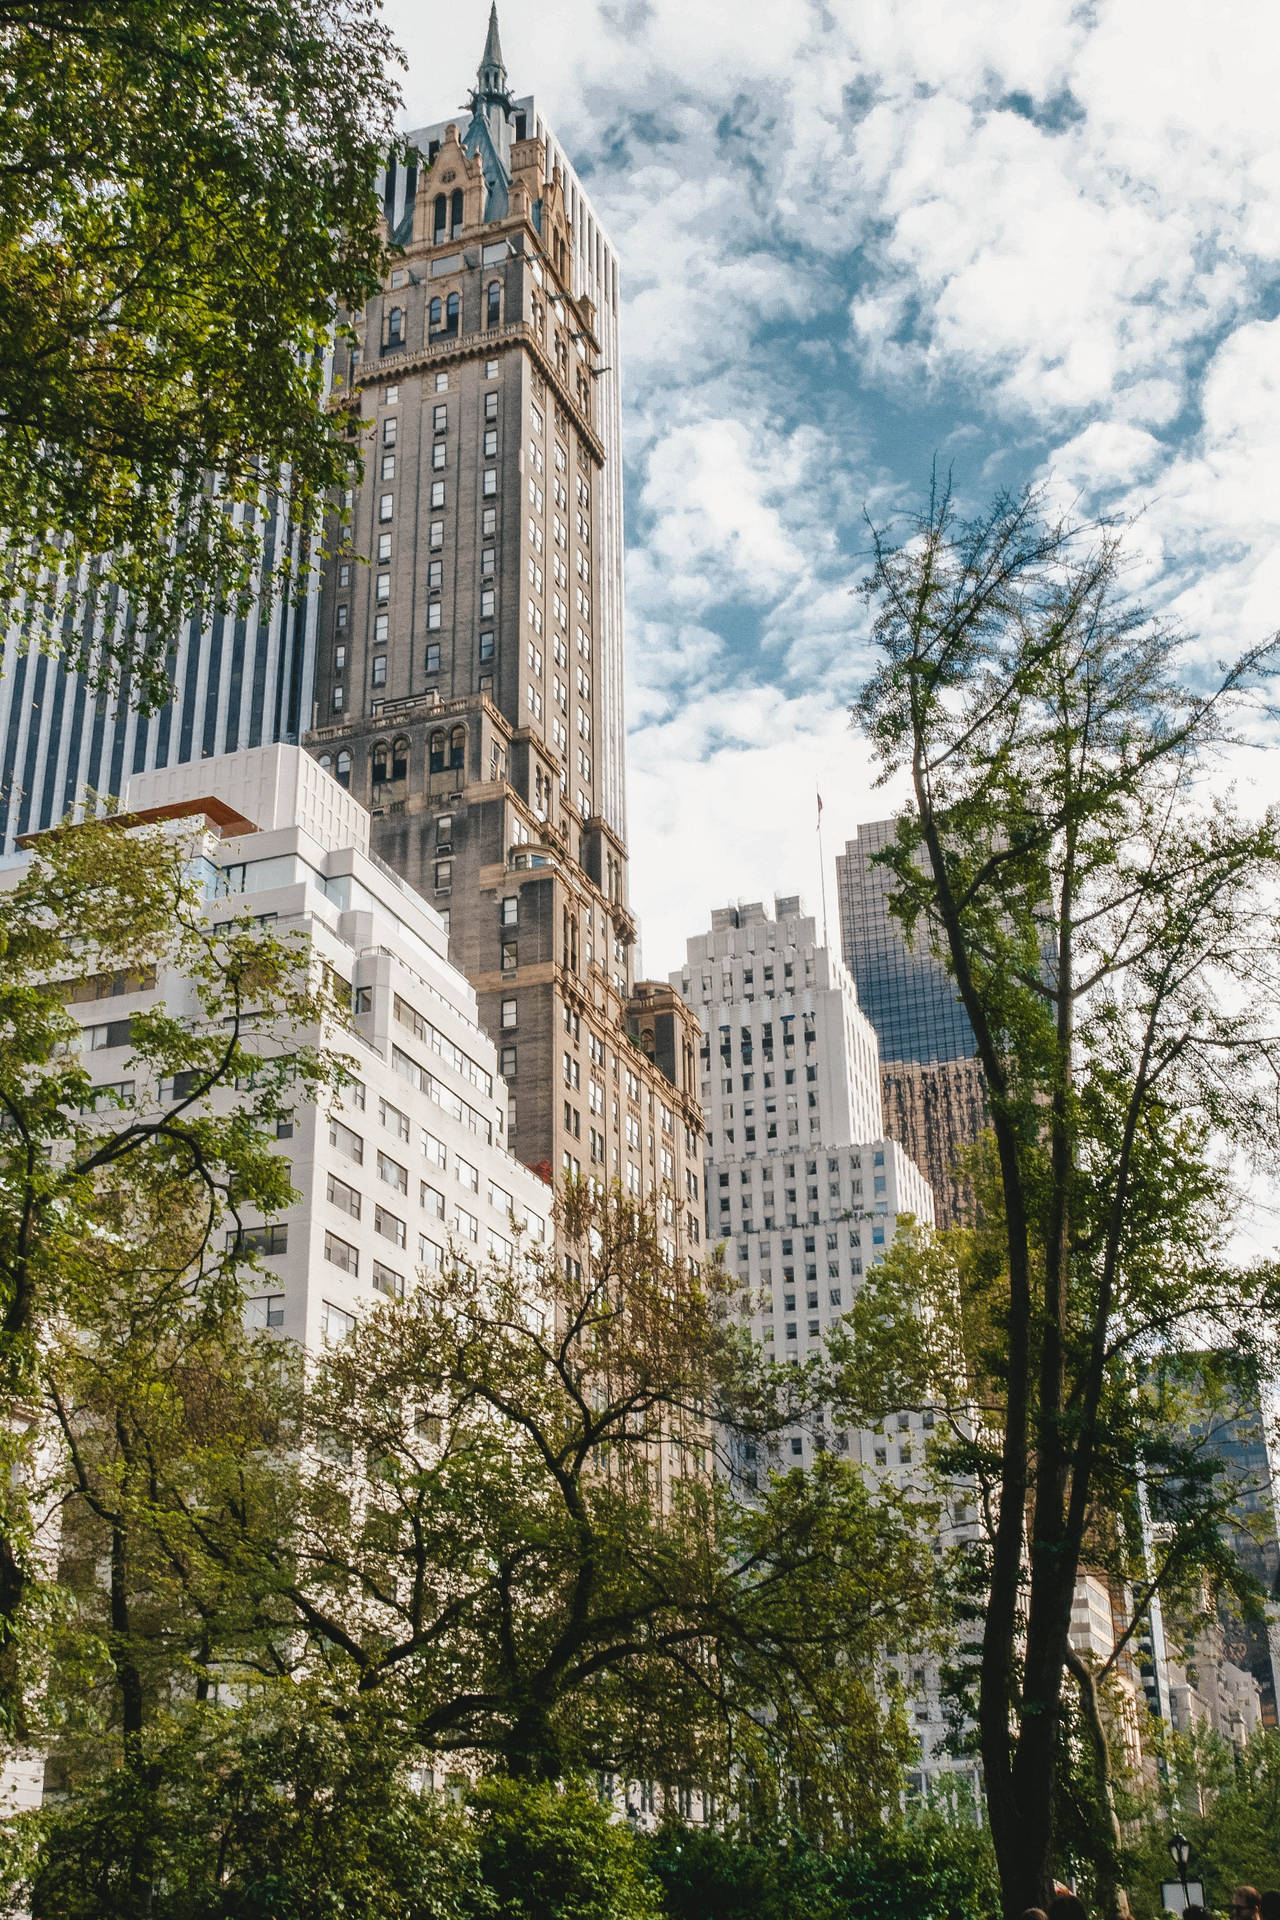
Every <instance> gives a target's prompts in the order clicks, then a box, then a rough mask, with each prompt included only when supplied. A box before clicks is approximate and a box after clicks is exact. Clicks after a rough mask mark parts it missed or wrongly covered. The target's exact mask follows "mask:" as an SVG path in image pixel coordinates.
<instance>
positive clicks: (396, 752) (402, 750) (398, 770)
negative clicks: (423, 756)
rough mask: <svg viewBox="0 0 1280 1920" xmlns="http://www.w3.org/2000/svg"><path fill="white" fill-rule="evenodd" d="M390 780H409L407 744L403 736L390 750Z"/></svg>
mask: <svg viewBox="0 0 1280 1920" xmlns="http://www.w3.org/2000/svg"><path fill="white" fill-rule="evenodd" d="M391 778H392V779H393V780H407V779H408V778H409V742H408V741H407V740H406V739H405V737H404V735H403V734H401V735H400V738H399V739H398V740H396V741H395V742H394V743H393V745H392V748H391Z"/></svg>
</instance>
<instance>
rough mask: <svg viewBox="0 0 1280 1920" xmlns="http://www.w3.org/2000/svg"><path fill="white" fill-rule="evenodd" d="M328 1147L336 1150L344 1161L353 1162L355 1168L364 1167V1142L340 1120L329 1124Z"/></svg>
mask: <svg viewBox="0 0 1280 1920" xmlns="http://www.w3.org/2000/svg"><path fill="white" fill-rule="evenodd" d="M329 1145H330V1146H331V1147H334V1148H336V1149H337V1151H338V1152H339V1153H340V1154H341V1155H342V1157H343V1159H344V1160H350V1161H353V1162H354V1164H355V1165H356V1166H357V1167H362V1166H363V1165H364V1141H363V1140H362V1139H361V1138H360V1135H359V1134H358V1133H353V1132H352V1130H351V1128H350V1127H347V1126H344V1125H343V1123H342V1121H341V1120H331V1121H330V1122H329Z"/></svg>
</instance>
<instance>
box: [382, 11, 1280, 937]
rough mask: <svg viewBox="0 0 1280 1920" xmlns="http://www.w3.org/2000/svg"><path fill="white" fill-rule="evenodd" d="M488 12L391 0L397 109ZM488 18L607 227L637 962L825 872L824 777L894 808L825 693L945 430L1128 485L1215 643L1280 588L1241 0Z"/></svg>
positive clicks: (1141, 525)
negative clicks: (725, 909) (868, 582)
mask: <svg viewBox="0 0 1280 1920" xmlns="http://www.w3.org/2000/svg"><path fill="white" fill-rule="evenodd" d="M484 13H485V8H484V6H483V0H477V6H476V8H475V9H474V11H472V12H468V13H467V14H464V15H462V16H459V15H458V14H457V12H456V11H455V12H453V13H451V14H449V15H448V16H447V17H443V16H442V17H441V18H440V19H437V18H435V17H434V16H432V17H431V19H430V20H429V21H428V19H427V18H426V16H424V15H423V14H422V12H421V10H420V9H418V8H410V7H409V5H408V0H394V5H393V6H392V7H391V9H390V14H391V18H392V21H393V24H394V25H396V26H397V27H398V28H399V30H400V31H401V33H402V35H403V36H404V38H405V40H406V44H407V45H408V47H409V51H410V55H411V71H410V75H409V80H408V85H407V94H408V99H409V117H410V119H411V121H420V120H421V119H423V118H431V119H435V118H438V117H441V114H442V112H447V111H448V110H449V106H448V103H449V102H450V101H452V100H454V99H455V98H456V99H460V98H461V95H462V90H463V88H464V87H465V86H466V85H467V84H468V83H469V80H470V75H471V73H472V71H473V69H474V63H475V60H476V59H477V57H478V54H479V50H480V45H481V43H482V40H483V34H484ZM502 31H503V40H504V47H505V50H506V54H507V60H508V66H509V69H510V72H511V78H512V82H513V85H514V86H515V87H516V89H517V91H518V92H522V93H523V92H525V91H535V92H536V93H537V95H538V97H539V100H540V102H541V104H542V105H543V106H544V108H545V109H546V110H547V111H548V112H549V114H550V116H551V117H552V119H553V122H554V124H555V125H556V126H557V130H558V132H559V133H560V135H561V137H562V138H563V140H564V141H565V143H566V145H567V147H568V149H569V151H570V152H571V153H573V154H574V155H575V157H576V158H578V159H579V161H580V162H581V164H582V165H583V167H584V169H585V170H586V171H588V173H589V176H590V177H589V189H590V192H591V195H592V199H593V201H594V202H595V204H596V206H597V208H598V210H599V211H600V213H601V215H602V217H603V219H604V222H605V224H606V226H607V227H608V229H609V230H610V232H611V234H612V236H613V239H614V242H615V244H616V245H617V247H618V249H619V252H620V254H621V259H622V268H623V296H624V314H623V365H622V372H623V382H624V397H625V401H626V407H627V412H626V445H627V458H628V468H629V481H630V492H631V498H632V500H633V503H634V509H635V510H634V511H633V516H632V524H631V529H630V534H631V552H630V554H629V564H628V609H629V614H628V619H629V644H630V655H631V657H630V662H629V675H630V701H631V706H630V714H631V721H632V726H633V737H632V746H631V771H630V783H629V784H630V796H631V799H630V818H631V831H632V851H633V876H634V884H635V898H636V901H637V904H638V906H639V908H640V910H641V913H642V915H643V916H644V922H645V931H646V943H647V947H648V950H649V954H650V960H649V964H650V966H651V968H653V969H654V970H658V969H659V968H665V967H666V966H667V965H670V964H674V963H675V961H677V960H678V959H679V957H680V953H681V951H682V944H683V937H684V935H685V934H687V933H689V932H691V931H694V930H695V929H697V928H699V927H701V926H703V925H704V924H705V921H706V916H707V912H708V911H709V908H710V905H711V904H712V902H713V901H714V900H716V899H718V898H721V897H724V896H726V895H728V894H734V895H738V894H741V895H743V896H747V897H757V896H761V895H766V896H767V895H768V893H769V892H770V891H772V890H774V889H775V888H776V889H777V890H780V891H787V892H791V891H795V890H796V889H797V888H799V889H800V890H802V891H805V892H806V893H807V894H809V896H810V904H811V906H815V907H816V868H815V865H814V855H815V845H814V836H813V833H812V792H811V790H812V786H813V782H814V778H815V775H817V776H818V777H820V778H821V779H822V781H823V782H824V797H825V798H827V799H828V813H827V816H826V817H827V819H828V821H833V820H834V818H835V813H834V812H833V806H834V807H835V808H836V809H837V810H839V809H843V810H844V811H845V812H846V813H847V815H848V817H847V818H845V819H843V820H842V821H841V822H840V825H841V830H842V832H847V831H848V830H849V828H850V827H852V825H854V824H856V820H857V819H859V818H868V817H875V816H876V815H878V814H880V813H882V812H884V811H885V810H886V801H885V798H884V796H882V795H875V794H873V793H872V792H871V791H870V789H869V786H868V784H867V779H866V775H865V769H864V768H863V767H862V766H861V764H860V760H859V749H858V747H857V744H856V742H855V741H854V740H853V739H852V738H851V737H850V736H849V735H848V733H847V731H846V723H845V718H844V713H843V708H842V702H843V701H844V700H845V699H847V698H848V696H849V694H850V692H851V691H852V689H853V685H854V684H855V682H856V678H857V674H858V670H859V665H860V652H859V648H860V646H861V644H862V642H861V636H862V635H863V633H864V630H865V625H864V616H863V614H862V613H861V611H860V608H859V605H858V602H857V601H856V599H854V598H852V597H851V596H850V593H849V589H850V587H852V586H854V585H855V584H856V580H857V576H858V574H859V572H860V571H861V565H860V561H859V558H858V550H859V548H860V547H864V546H865V538H864V536H863V535H862V533H861V530H860V528H859V526H858V515H859V512H860V509H861V505H862V502H863V501H864V500H866V501H869V502H870V503H871V506H872V510H873V512H874V513H875V514H876V515H877V516H878V517H880V518H883V517H884V516H885V515H886V514H887V513H888V512H889V511H890V510H892V509H893V508H895V507H896V506H897V505H898V504H899V503H900V502H902V501H903V500H904V499H908V498H918V497H919V493H920V490H921V487H922V485H923V484H924V483H925V481H926V480H927V473H928V464H929V460H930V457H931V455H932V453H933V452H934V450H935V449H937V448H942V449H944V450H945V452H946V454H947V455H948V456H954V458H955V460H956V472H957V481H958V484H959V486H960V489H961V491H962V492H967V493H968V495H969V496H970V497H973V496H974V495H975V494H977V495H980V493H981V491H982V490H986V489H990V488H994V486H996V485H997V484H1008V483H1010V482H1011V481H1012V483H1013V484H1017V483H1018V481H1020V480H1021V479H1022V478H1023V477H1027V476H1029V475H1030V474H1032V473H1033V472H1037V471H1039V472H1040V473H1042V474H1043V475H1046V476H1051V477H1052V481H1053V484H1054V486H1055V488H1057V489H1058V490H1059V492H1060V494H1062V495H1067V496H1070V495H1078V496H1079V498H1080V499H1081V501H1082V503H1086V504H1087V505H1088V506H1089V507H1090V508H1091V509H1092V510H1108V509H1109V510H1114V511H1121V512H1129V513H1133V514H1137V515H1139V516H1140V517H1139V519H1138V521H1137V524H1136V527H1135V532H1134V536H1133V551H1134V562H1135V564H1134V568H1133V572H1132V575H1131V579H1132V582H1133V584H1134V586H1135V588H1141V589H1142V590H1143V591H1145V592H1146V593H1147V594H1148V595H1149V596H1150V597H1152V598H1153V599H1155V600H1157V601H1160V600H1161V599H1163V600H1164V601H1166V602H1167V603H1168V604H1170V605H1172V607H1173V608H1174V610H1175V611H1176V612H1177V613H1179V614H1180V615H1181V617H1182V618H1184V619H1185V620H1186V621H1187V622H1188V623H1189V624H1193V625H1195V626H1196V627H1197V628H1199V629H1200V630H1201V631H1202V632H1203V633H1204V634H1205V636H1206V644H1207V646H1208V647H1209V649H1210V651H1217V652H1225V651H1227V650H1229V649H1230V648H1231V647H1233V646H1236V645H1241V644H1245V643H1247V642H1248V641H1249V640H1251V639H1255V638H1257V637H1259V636H1260V635H1261V634H1262V633H1263V632H1266V631H1268V630H1270V628H1272V627H1274V626H1275V625H1276V624H1277V621H1278V620H1280V613H1278V611H1277V609H1278V608H1280V525H1278V524H1277V522H1278V521H1280V471H1278V468H1280V322H1272V321H1268V320H1265V319H1263V318H1261V317H1260V315H1261V314H1262V313H1264V312H1267V311H1270V310H1272V309H1271V307H1270V306H1269V305H1265V304H1264V299H1265V297H1266V295H1267V293H1268V290H1269V289H1272V288H1273V287H1274V284H1275V281H1276V279H1277V276H1278V271H1280V269H1278V263H1280V148H1278V147H1277V143H1276V140H1275V136H1274V101H1275V99H1276V98H1277V97H1278V96H1280V34H1277V33H1275V32H1272V31H1271V30H1270V28H1269V27H1268V26H1267V24H1266V21H1265V19H1264V18H1263V17H1262V16H1261V15H1260V14H1259V11H1258V9H1257V5H1256V0H1093V3H1092V4H1091V5H1090V6H1089V7H1087V8H1082V7H1080V6H1078V5H1077V4H1076V0H1040V4H1038V5H1036V6H1033V7H1026V8H1021V9H1016V8H1015V9H1010V8H1009V7H1008V5H1007V4H1006V0H967V4H966V5H964V6H956V5H954V4H952V3H951V0H822V3H821V4H819V0H794V3H793V4H791V5H789V6H786V7H781V8H779V7H778V6H777V5H776V4H775V0H742V3H741V4H739V5H736V6H734V7H732V8H728V7H726V6H724V5H723V0H615V3H614V4H604V5H601V4H598V3H597V0H548V4H547V5H545V6H543V7H542V8H541V9H539V10H538V11H537V12H536V13H535V12H531V11H528V10H524V11H516V10H515V9H513V8H512V7H511V6H510V5H508V6H507V7H506V8H505V9H504V10H503V12H502ZM442 89H443V91H442ZM827 784H830V785H831V794H830V795H828V794H827V791H826V785H827ZM832 796H838V799H836V800H834V801H833V798H832ZM834 841H835V835H834V833H833V835H832V843H833V844H832V848H831V849H829V851H833V850H834Z"/></svg>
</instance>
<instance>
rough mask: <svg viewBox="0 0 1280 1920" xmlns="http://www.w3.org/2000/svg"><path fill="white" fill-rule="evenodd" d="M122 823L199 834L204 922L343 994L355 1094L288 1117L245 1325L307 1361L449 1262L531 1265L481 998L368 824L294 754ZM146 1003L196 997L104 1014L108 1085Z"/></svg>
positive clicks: (190, 790)
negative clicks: (173, 826)
mask: <svg viewBox="0 0 1280 1920" xmlns="http://www.w3.org/2000/svg"><path fill="white" fill-rule="evenodd" d="M124 805H125V808H126V809H127V811H128V812H130V813H132V814H134V815H140V816H142V817H143V818H145V817H147V816H148V815H151V816H152V817H157V818H158V817H162V816H163V817H167V818H170V819H173V818H179V819H181V820H183V821H184V823H185V824H186V825H187V826H188V828H195V829H196V830H197V831H201V829H202V831H203V840H202V845H201V856H200V857H202V858H203V860H204V861H205V862H206V863H207V867H208V892H209V912H210V915H211V917H213V918H215V919H216V918H217V917H218V916H220V915H223V914H228V913H243V912H246V911H247V912H250V913H252V914H253V915H254V916H255V917H257V918H260V919H261V920H263V921H264V922H267V923H270V924H271V927H272V931H273V932H275V933H277V934H280V935H289V934H298V935H302V936H304V937H305V939H306V941H307V943H308V944H309V946H310V948H311V950H312V953H313V955H314V957H315V959H316V960H317V961H319V962H321V963H323V964H324V965H325V966H327V967H328V968H330V969H331V970H332V975H333V977H335V978H336V979H337V980H338V981H341V982H344V983H347V984H349V985H350V988H351V1002H352V1007H353V1009H354V1017H353V1025H354V1032H353V1033H351V1034H350V1035H343V1036H341V1043H342V1046H343V1049H344V1051H346V1052H347V1053H348V1054H349V1055H350V1056H351V1057H352V1059H353V1062H354V1078H353V1080H352V1082H351V1084H350V1085H349V1086H348V1087H347V1088H346V1089H345V1091H344V1093H343V1094H342V1095H341V1097H339V1098H335V1099H334V1100H333V1101H332V1103H331V1105H330V1104H326V1103H322V1104H320V1105H318V1106H317V1105H300V1106H299V1107H298V1108H297V1109H296V1110H295V1112H294V1114H293V1119H292V1126H291V1129H290V1128H289V1127H286V1128H285V1137H283V1138H282V1140H281V1143H280V1151H281V1153H283V1154H287V1155H288V1158H289V1162H290V1167H291V1177H292V1181H293V1185H294V1186H295V1188H296V1189H297V1190H298V1199H297V1200H296V1201H295V1203H294V1204H293V1206H291V1207H290V1208H289V1209H288V1210H287V1212H285V1213H283V1214H281V1215H278V1216H276V1217H275V1218H273V1219H272V1220H271V1221H269V1222H266V1221H264V1222H262V1223H261V1225H260V1226H259V1227H256V1228H255V1227H253V1226H252V1225H251V1226H249V1227H248V1228H247V1234H248V1237H249V1239H250V1243H251V1245H252V1246H253V1247H254V1250H255V1252H256V1253H257V1255H258V1260H259V1266H258V1269H257V1271H256V1272H255V1273H254V1274H253V1276H252V1280H251V1291H250V1295H249V1299H248V1307H247V1311H248V1314H249V1317H250V1320H251V1321H252V1322H254V1323H256V1324H258V1325H261V1326H263V1327H270V1328H272V1329H278V1330H279V1331H280V1332H281V1333H282V1334H284V1335H286V1336H288V1337H290V1338H292V1339H294V1340H297V1341H298V1342H300V1343H302V1344H304V1345H307V1346H312V1347H315V1346H318V1345H319V1344H320V1343H321V1342H323V1341H324V1340H325V1339H332V1338H335V1337H340V1336H341V1334H342V1333H343V1332H345V1331H346V1330H347V1329H349V1328H350V1326H351V1325H352V1324H353V1323H354V1320H355V1317H356V1316H357V1315H358V1314H359V1313H360V1311H361V1310H362V1308H364V1307H367V1306H368V1305H369V1304H371V1303H372V1302H375V1301H377V1300H378V1299H379V1298H380V1297H395V1296H399V1295H402V1294H403V1293H404V1292H405V1290H406V1289H407V1288H409V1287H411V1286H412V1284H413V1281H414V1277H415V1274H416V1273H417V1272H418V1271H419V1270H420V1269H424V1268H425V1269H428V1270H432V1269H436V1268H438V1267H439V1266H440V1265H441V1263H442V1262H443V1261H444V1260H445V1259H446V1258H447V1257H448V1255H449V1252H450V1249H451V1248H456V1249H457V1250H458V1251H459V1252H460V1253H461V1254H462V1256H463V1257H464V1258H467V1259H471V1260H474V1262H475V1264H476V1265H477V1266H482V1265H483V1264H485V1263H486V1262H487V1261H488V1260H489V1259H491V1258H497V1259H505V1258H506V1257H507V1256H508V1255H509V1254H510V1253H511V1252H512V1250H513V1248H515V1247H516V1246H517V1245H518V1246H520V1247H521V1248H522V1249H523V1250H526V1251H527V1250H530V1249H535V1248H537V1247H538V1246H540V1245H541V1244H542V1243H543V1242H544V1240H545V1239H546V1238H547V1235H548V1233H549V1220H550V1212H551V1200H552V1195H551V1190H550V1188H549V1187H548V1186H547V1185H546V1184H545V1183H544V1182H543V1181H542V1180H540V1179H539V1178H538V1177H537V1176H536V1175H535V1174H533V1173H531V1172H530V1171H529V1169H528V1168H527V1167H525V1166H524V1165H522V1164H521V1163H520V1162H519V1161H517V1160H515V1159H513V1158H512V1156H511V1154H510V1153H509V1152H508V1151H507V1147H506V1126H507V1089H506V1085H505V1083H504V1082H503V1080H502V1079H501V1078H500V1077H499V1074H498V1062H497V1057H496V1050H495V1048H494V1046H493V1043H492V1042H491V1041H490V1040H489V1039H488V1037H487V1036H486V1034H485V1033H484V1031H483V1029H482V1028H481V1027H480V1025H479V1023H478V1021H477V1018H476V1002H475V995H474V993H473V991H472V989H471V988H470V986H469V985H468V984H467V982H466V980H465V979H464V978H463V976H462V975H461V974H460V973H459V972H458V971H457V969H456V968H455V967H452V966H451V965H450V964H449V961H448V959H447V957H446V945H447V936H446V934H445V932H444V927H443V923H442V922H441V919H440V916H439V915H438V914H437V913H436V911H435V909H434V908H433V907H431V906H429V905H428V904H427V902H426V901H424V900H422V899H420V898H419V897H418V895H417V894H415V893H414V892H413V891H412V890H411V889H410V888H409V887H408V886H406V885H405V883H404V882H403V881H402V880H400V879H399V878H398V876H397V875H395V874H393V873H392V872H390V871H389V869H387V868H385V867H384V866H383V865H382V864H381V863H380V862H379V861H377V860H376V859H374V858H372V857H371V856H370V854H369V851H368V832H369V816H368V814H367V812H366V811H365V809H364V808H363V807H362V806H361V805H360V804H359V803H358V802H357V801H356V800H354V799H353V798H352V797H351V795H350V794H349V793H346V792H345V791H344V790H343V789H342V788H341V787H340V786H339V785H338V783H337V782H336V781H335V780H334V779H333V778H332V776H331V775H330V774H328V773H326V772H325V771H324V769H323V768H322V767H320V766H319V765H318V763H317V762H316V761H315V760H313V759H312V758H311V756H310V755H308V754H305V753H303V752H302V751H301V749H300V748H297V747H291V746H270V747H262V748H258V749H254V750H251V751H247V752H245V753H236V754H226V755H223V756H221V757H219V758H216V759H210V760H203V761H195V762H191V763H189V764H187V765H183V766H176V767H168V768H163V769H158V770H156V771H154V772H150V773H145V774H140V775H136V776H135V777H134V778H133V779H132V780H131V781H130V782H129V785H128V787H127V789H126V792H125V795H124ZM157 994H160V995H163V997H164V999H165V1000H166V1002H167V1003H168V1004H169V1005H171V1006H173V1007H175V1008H178V1009H181V1008H182V1007H184V1006H185V1005H186V1004H187V1001H188V999H189V997H190V987H189V985H188V983H186V982H184V981H182V980H181V979H164V978H161V979H160V980H159V981H157V983H156V985H155V987H154V988H152V989H150V990H149V991H147V992H144V993H141V994H137V995H132V996H126V997H124V998H121V999H119V1000H113V1002H112V1003H111V1017H112V1022H113V1024H114V1023H119V1024H118V1027H117V1029H116V1030H117V1031H118V1032H119V1035H120V1045H119V1046H118V1047H117V1048H114V1049H113V1048H111V1047H101V1046H99V1047H98V1048H97V1050H96V1051H95V1052H94V1053H93V1060H94V1064H95V1067H96V1066H98V1065H99V1064H100V1066H101V1078H102V1080H103V1081H104V1082H111V1081H118V1080H120V1079H121V1078H122V1077H123V1076H124V1075H125V1074H126V1072H127V1065H126V1063H127V1058H128V1035H127V1025H128V1015H129V1014H130V1012H132V1011H134V1010H135V1009H136V1008H140V1007H141V1006H143V1005H145V1004H147V1003H148V1002H150V1001H152V1000H153V999H154V998H155V996H156V995H157ZM83 1012H84V1016H85V1018H86V1022H100V1021H101V1019H102V1009H101V1007H100V1006H99V1007H95V1006H93V1005H89V1006H86V1007H85V1008H84V1009H83Z"/></svg>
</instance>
